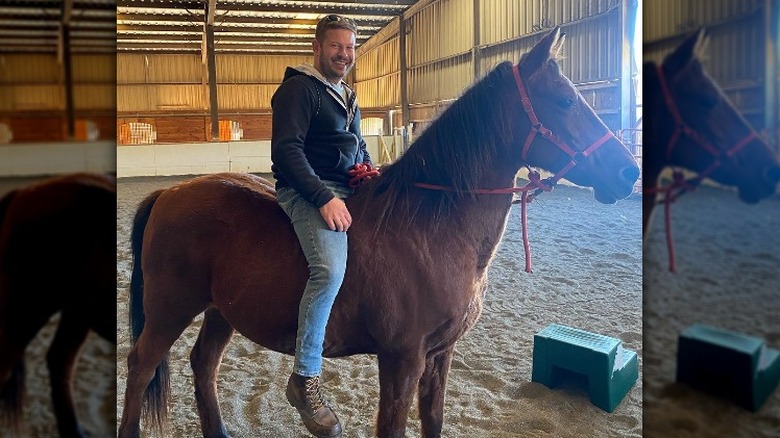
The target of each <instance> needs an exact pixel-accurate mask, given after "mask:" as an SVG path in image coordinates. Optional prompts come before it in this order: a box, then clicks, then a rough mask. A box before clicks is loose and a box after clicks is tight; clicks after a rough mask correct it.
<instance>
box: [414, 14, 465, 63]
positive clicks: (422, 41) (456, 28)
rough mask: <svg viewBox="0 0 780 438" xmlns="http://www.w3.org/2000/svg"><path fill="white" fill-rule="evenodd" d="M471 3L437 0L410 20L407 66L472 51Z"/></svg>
mask: <svg viewBox="0 0 780 438" xmlns="http://www.w3.org/2000/svg"><path fill="white" fill-rule="evenodd" d="M473 17H474V5H473V0H440V1H438V2H434V3H431V4H430V5H428V6H427V7H425V8H423V9H422V10H421V11H420V12H418V13H417V14H415V15H414V16H412V17H411V18H410V19H409V23H408V25H407V26H408V29H409V35H408V37H407V40H406V42H407V50H406V52H407V56H408V61H407V65H408V66H409V67H415V66H419V65H421V64H426V63H429V62H431V61H435V60H439V59H442V58H446V57H448V56H452V55H455V54H459V53H462V52H465V51H468V50H470V49H471V47H472V46H473V43H474V24H473V21H474V18H473Z"/></svg>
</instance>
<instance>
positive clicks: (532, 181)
mask: <svg viewBox="0 0 780 438" xmlns="http://www.w3.org/2000/svg"><path fill="white" fill-rule="evenodd" d="M512 74H513V75H514V78H515V85H516V86H517V92H518V93H520V103H522V105H523V110H524V111H525V113H526V115H528V119H529V120H530V121H531V130H530V131H529V132H528V136H527V137H526V139H525V143H523V150H522V154H521V158H522V159H523V162H525V163H527V162H528V151H529V149H530V148H531V143H533V141H534V139H535V138H536V134H541V136H542V137H544V138H545V139H547V140H548V141H550V142H551V143H553V144H554V145H556V146H558V148H560V149H561V150H562V151H563V152H564V153H566V155H568V156H569V158H570V160H569V163H567V164H566V165H565V166H564V167H563V168H562V169H561V170H559V171H558V172H557V173H556V174H555V175H553V176H552V177H550V178H545V179H541V177H540V176H539V172H537V171H535V170H533V169H531V168H530V167H528V179H529V182H528V184H526V185H525V186H523V187H508V188H501V189H470V190H467V192H468V193H476V194H481V195H500V194H514V193H522V196H521V197H520V216H521V220H522V222H523V248H524V249H525V272H529V273H530V272H533V271H532V270H531V244H530V243H529V242H528V217H527V216H528V215H527V213H526V206H527V205H528V203H529V202H531V201H532V200H533V198H534V197H535V196H538V195H539V194H541V193H542V192H549V191H551V190H552V189H553V188H554V187H555V184H556V183H557V182H558V180H560V179H561V178H563V176H564V175H565V174H566V173H568V172H569V171H570V170H571V169H572V168H573V167H574V166H576V165H577V163H578V159H584V158H587V157H588V156H590V154H592V153H593V152H595V151H596V149H598V148H600V147H601V146H602V145H603V144H604V143H606V142H607V141H608V140H609V139H611V138H615V136H614V135H613V134H612V133H611V132H610V131H607V132H606V133H605V134H604V135H602V136H601V137H600V138H599V139H598V140H596V141H594V142H593V143H592V144H591V145H590V146H588V147H587V148H585V150H583V151H581V152H577V151H575V150H574V149H572V148H571V147H570V146H569V145H568V144H566V142H565V141H563V140H562V139H561V138H560V137H558V136H557V135H555V133H553V132H552V131H551V130H550V129H548V128H546V127H545V126H544V125H543V124H542V122H540V121H539V118H538V117H536V112H535V111H534V107H533V105H532V104H531V98H530V97H529V96H528V91H526V89H525V85H524V84H523V78H522V76H520V68H519V66H518V65H517V64H515V65H514V66H512ZM415 186H417V187H420V188H424V189H430V190H442V191H447V192H456V191H457V190H455V189H453V188H451V187H446V186H440V185H436V184H426V183H415ZM531 190H533V191H534V192H533V193H530V194H529V193H528V192H529V191H531ZM516 203H517V201H513V204H516Z"/></svg>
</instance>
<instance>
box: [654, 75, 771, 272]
mask: <svg viewBox="0 0 780 438" xmlns="http://www.w3.org/2000/svg"><path fill="white" fill-rule="evenodd" d="M656 72H657V74H658V82H659V85H660V86H661V92H662V93H663V95H664V102H665V103H666V108H667V109H668V110H669V113H670V114H671V116H672V118H673V119H674V123H675V125H676V126H675V129H674V132H673V133H672V135H671V137H669V143H667V145H666V159H667V160H670V159H671V158H672V151H673V150H674V147H675V146H676V145H677V142H678V140H679V139H680V136H681V135H685V136H687V137H688V138H690V139H691V140H692V141H693V142H695V143H696V144H698V145H699V146H701V148H702V149H704V150H705V151H707V152H709V154H710V155H712V157H713V162H712V164H710V166H709V167H707V168H706V169H704V171H702V172H701V173H699V174H698V175H697V176H696V177H694V178H690V179H685V176H684V175H683V173H682V171H680V170H678V169H675V170H674V171H673V174H672V175H673V178H672V183H671V184H670V185H669V186H666V187H650V188H647V189H645V190H644V193H646V194H650V195H656V194H658V193H664V199H663V203H664V225H665V227H666V248H667V250H668V252H669V270H670V271H672V272H676V271H677V263H676V260H675V254H674V241H673V239H672V202H674V201H676V200H677V198H679V197H680V196H681V195H683V194H684V193H687V192H690V191H693V189H695V188H696V187H698V185H699V183H701V182H702V181H703V180H704V178H706V177H708V176H709V175H710V174H711V173H712V172H714V171H715V169H717V168H718V167H719V166H720V156H721V151H720V150H719V149H718V148H716V147H715V146H713V145H712V144H710V143H709V142H708V141H707V140H705V139H704V138H703V137H702V136H701V135H699V133H698V132H697V131H696V130H695V129H693V128H691V127H690V126H688V125H687V124H686V123H685V121H684V120H683V118H682V115H681V114H680V111H679V110H678V109H677V105H676V104H675V102H674V98H673V97H672V92H671V90H670V89H669V85H668V84H667V82H666V77H665V76H664V71H663V67H661V66H660V65H659V66H657V67H656ZM756 138H758V136H757V135H756V133H755V132H754V131H752V130H751V131H750V133H749V134H748V135H746V136H745V137H744V138H742V140H740V141H738V142H737V143H735V144H734V145H733V146H732V147H731V148H729V149H728V150H727V151H726V157H728V158H731V157H733V156H734V155H736V154H737V153H738V152H739V151H740V150H742V148H744V147H745V146H747V144H748V143H750V142H751V141H753V140H755V139H756Z"/></svg>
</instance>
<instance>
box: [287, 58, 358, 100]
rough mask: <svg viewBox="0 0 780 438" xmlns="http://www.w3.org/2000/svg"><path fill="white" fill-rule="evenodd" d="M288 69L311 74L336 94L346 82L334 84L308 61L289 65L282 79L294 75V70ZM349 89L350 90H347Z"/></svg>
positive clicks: (339, 92)
mask: <svg viewBox="0 0 780 438" xmlns="http://www.w3.org/2000/svg"><path fill="white" fill-rule="evenodd" d="M290 70H294V71H297V72H300V73H303V74H305V75H307V76H311V77H313V78H315V79H317V80H318V81H320V82H322V83H323V84H325V86H327V87H328V88H331V89H332V90H333V91H335V92H336V93H338V94H341V87H344V86H345V85H346V84H344V81H341V82H339V85H334V84H333V83H332V82H330V81H329V80H327V79H325V76H323V75H322V73H320V72H319V71H318V70H317V69H316V68H314V66H313V65H311V64H309V63H304V64H301V65H298V66H295V67H289V68H288V69H287V71H286V72H285V74H284V79H285V80H287V78H288V77H290V76H294V75H295V74H294V72H291V71H290ZM346 88H347V90H349V87H346ZM349 91H351V90H349Z"/></svg>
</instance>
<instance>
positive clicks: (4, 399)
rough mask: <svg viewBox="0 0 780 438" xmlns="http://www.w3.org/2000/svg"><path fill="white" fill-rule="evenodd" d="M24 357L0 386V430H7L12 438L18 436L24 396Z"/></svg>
mask: <svg viewBox="0 0 780 438" xmlns="http://www.w3.org/2000/svg"><path fill="white" fill-rule="evenodd" d="M24 381H25V373H24V357H21V358H19V361H18V362H16V366H14V369H13V371H11V377H9V378H8V380H7V381H6V382H5V384H4V385H2V386H0V430H7V431H9V432H11V435H12V436H14V434H16V435H19V436H21V435H20V432H21V431H20V425H21V420H22V405H23V404H24V394H25V385H24Z"/></svg>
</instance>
